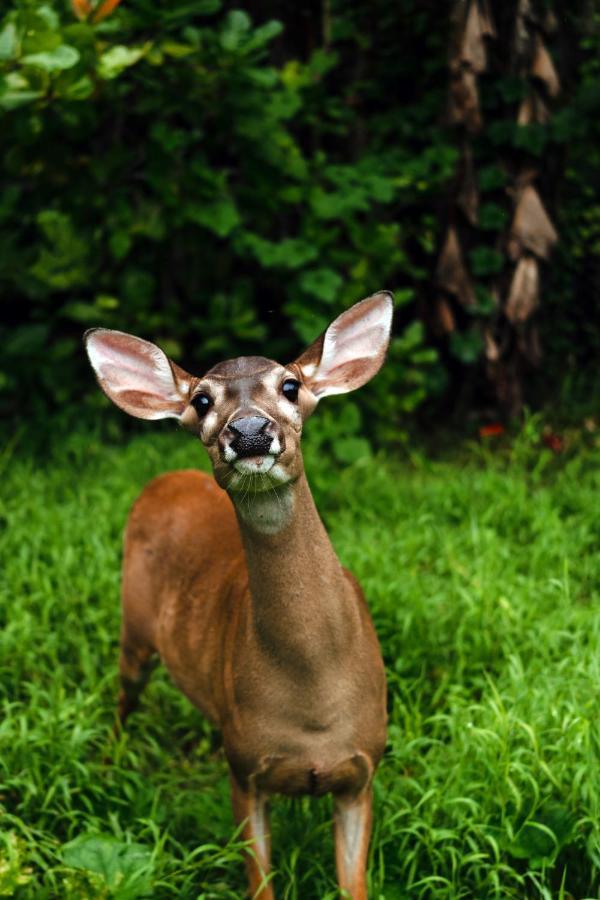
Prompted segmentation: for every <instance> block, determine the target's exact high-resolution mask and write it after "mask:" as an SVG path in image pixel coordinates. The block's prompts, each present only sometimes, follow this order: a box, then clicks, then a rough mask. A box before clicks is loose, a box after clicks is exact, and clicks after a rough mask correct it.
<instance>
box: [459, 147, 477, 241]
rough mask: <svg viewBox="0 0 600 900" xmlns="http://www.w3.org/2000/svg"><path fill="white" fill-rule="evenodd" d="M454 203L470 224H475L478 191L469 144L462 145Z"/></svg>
mask: <svg viewBox="0 0 600 900" xmlns="http://www.w3.org/2000/svg"><path fill="white" fill-rule="evenodd" d="M456 204H457V206H458V207H459V209H461V210H462V211H463V213H464V214H465V217H466V219H467V220H468V221H469V222H470V223H471V225H477V222H478V220H479V191H478V189H477V179H476V178H475V169H474V166H473V151H472V149H471V145H470V144H464V145H463V151H462V156H461V161H460V166H459V170H458V190H457V193H456Z"/></svg>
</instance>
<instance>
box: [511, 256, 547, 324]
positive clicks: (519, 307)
mask: <svg viewBox="0 0 600 900" xmlns="http://www.w3.org/2000/svg"><path fill="white" fill-rule="evenodd" d="M539 302H540V278H539V270H538V262H537V260H536V259H534V258H533V257H532V256H523V257H522V258H521V259H520V260H519V262H518V264H517V268H516V269H515V274H514V275H513V279H512V282H511V285H510V291H509V295H508V300H507V301H506V306H505V308H504V312H505V313H506V318H507V319H508V320H509V322H512V324H513V325H517V324H518V323H519V322H526V321H527V319H528V318H529V317H530V316H531V314H532V313H533V312H534V310H535V309H536V308H537V306H538V304H539Z"/></svg>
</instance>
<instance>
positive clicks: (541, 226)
mask: <svg viewBox="0 0 600 900" xmlns="http://www.w3.org/2000/svg"><path fill="white" fill-rule="evenodd" d="M557 240H558V234H557V233H556V229H555V228H554V225H553V224H552V222H551V221H550V217H549V216H548V213H547V212H546V210H545V209H544V206H543V204H542V201H541V200H540V196H539V194H538V192H537V191H536V189H535V188H534V187H533V185H531V184H528V185H526V186H525V187H524V188H523V190H522V191H521V195H520V197H519V200H518V202H517V206H516V209H515V215H514V218H513V221H512V225H511V228H510V234H509V237H508V248H507V249H508V254H509V256H510V257H511V259H518V258H519V257H520V256H521V254H522V253H523V251H524V250H530V251H531V252H532V253H535V255H536V256H540V257H542V258H543V259H548V256H549V255H550V251H551V250H552V247H553V246H554V244H555V243H556V242H557Z"/></svg>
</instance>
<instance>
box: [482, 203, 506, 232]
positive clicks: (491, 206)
mask: <svg viewBox="0 0 600 900" xmlns="http://www.w3.org/2000/svg"><path fill="white" fill-rule="evenodd" d="M507 220H508V214H507V213H506V210H504V209H502V207H501V206H499V205H498V204H497V203H485V204H484V205H483V206H482V207H481V210H480V213H479V225H480V227H481V228H484V229H485V230H486V231H501V230H502V229H503V228H504V226H505V225H506V222H507Z"/></svg>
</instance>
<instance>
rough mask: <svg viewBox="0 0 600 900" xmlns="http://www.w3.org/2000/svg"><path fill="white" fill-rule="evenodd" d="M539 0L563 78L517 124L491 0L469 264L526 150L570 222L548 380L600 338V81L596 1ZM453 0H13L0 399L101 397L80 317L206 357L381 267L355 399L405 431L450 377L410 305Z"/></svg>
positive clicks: (6, 81)
mask: <svg viewBox="0 0 600 900" xmlns="http://www.w3.org/2000/svg"><path fill="white" fill-rule="evenodd" d="M553 5H554V6H556V10H557V12H558V14H559V18H560V24H561V27H560V29H559V31H558V32H554V33H553V34H552V35H551V37H550V38H549V46H550V49H551V51H552V54H553V55H554V57H555V63H556V65H557V68H558V70H559V71H560V75H561V80H562V93H561V95H560V97H559V99H558V101H556V102H554V103H553V106H554V109H553V115H552V117H551V119H550V121H549V123H548V124H547V125H544V126H541V125H530V126H526V127H524V126H517V125H516V124H515V114H516V110H517V107H518V104H519V102H520V100H521V98H522V96H523V91H524V83H525V82H524V80H523V78H521V77H520V76H517V75H516V74H514V73H512V74H504V75H502V76H501V75H500V74H499V72H501V71H504V69H506V66H505V64H504V63H505V60H504V59H503V58H502V52H503V51H502V47H503V40H504V36H505V35H509V34H512V25H511V16H512V15H513V14H514V9H513V6H514V4H512V5H511V4H508V5H507V6H505V7H504V6H501V4H493V6H494V14H495V15H496V17H497V18H498V27H499V31H500V32H501V40H500V41H497V42H496V43H494V45H493V47H492V48H491V51H490V52H491V54H492V56H494V54H496V57H494V58H493V59H492V65H491V69H490V74H489V75H486V76H485V77H484V78H482V79H481V85H480V88H481V106H482V113H483V117H484V123H485V127H484V129H483V131H482V133H481V135H480V136H478V138H477V140H476V142H475V145H474V158H475V162H476V167H475V168H476V172H477V178H478V183H479V186H480V189H481V192H482V206H481V211H480V223H479V231H478V233H477V235H476V240H475V241H474V242H473V246H469V247H467V248H466V257H467V261H468V262H469V263H470V264H472V273H473V276H474V279H475V282H476V283H475V288H476V290H485V289H486V286H487V287H488V288H489V285H490V283H491V282H492V281H493V280H494V279H495V278H496V277H498V276H499V277H500V278H502V279H504V281H507V278H508V274H509V273H508V268H507V267H506V266H505V267H504V269H502V264H501V254H500V252H499V240H500V238H501V236H502V234H503V233H505V232H506V228H507V225H508V219H509V216H510V209H511V200H510V197H509V195H508V194H507V188H509V187H510V186H511V183H512V182H511V178H510V177H509V176H508V174H507V171H506V165H505V163H506V161H508V163H509V168H510V165H511V160H512V159H513V158H514V155H515V154H519V155H520V156H519V158H521V159H522V158H525V157H527V158H530V159H531V162H532V165H535V166H537V167H539V169H540V173H541V175H540V177H541V187H542V195H543V196H544V201H545V202H546V204H547V206H548V208H549V211H550V212H551V214H552V216H553V218H554V220H555V222H556V224H557V228H558V231H559V234H560V238H561V240H560V243H559V245H558V247H557V249H556V250H555V253H554V256H553V258H552V260H551V262H550V264H549V265H547V266H545V271H544V272H543V282H544V285H545V290H544V294H543V297H542V303H541V307H540V311H539V313H538V314H537V321H539V323H540V326H541V331H542V335H543V341H542V344H543V346H544V347H545V349H546V362H545V364H544V367H545V371H544V383H545V384H547V385H549V386H552V388H553V389H554V390H555V389H556V384H557V382H558V381H559V379H560V378H561V377H562V376H564V374H565V372H574V373H576V374H577V375H579V374H580V373H581V370H582V366H583V365H585V363H588V362H589V361H590V360H591V359H593V358H594V357H595V356H596V355H597V353H598V331H597V328H596V324H595V321H594V306H593V304H594V301H595V297H596V295H597V292H598V291H597V288H598V277H599V276H598V245H599V243H600V242H599V239H598V233H599V228H600V225H599V222H600V216H599V215H598V208H597V206H598V204H597V181H598V178H597V172H598V159H597V157H598V149H597V148H598V146H600V140H599V137H598V122H599V121H600V117H599V116H598V106H599V99H600V92H599V89H598V84H599V72H598V63H597V59H598V52H597V51H598V33H599V29H598V20H597V15H596V17H595V18H594V16H593V15H592V13H591V11H590V10H589V9H588V8H587V7H586V4H585V3H584V2H583V0H582V2H581V3H577V4H575V6H574V7H573V8H569V10H565V9H564V8H563V6H560V5H556V4H552V3H551V4H545V5H544V6H549V7H552V6H553ZM451 6H452V5H451V4H447V5H444V4H441V5H440V4H439V3H433V2H426V3H422V2H416V0H401V2H399V3H397V4H392V5H390V4H389V3H387V2H384V0H374V2H373V3H369V4H361V3H358V2H352V3H346V2H342V0H333V2H331V3H324V4H317V5H315V6H314V9H313V7H310V8H309V7H304V6H300V7H299V6H298V4H296V3H291V2H281V3H272V2H260V3H257V4H253V5H251V6H248V8H247V9H242V8H237V7H236V6H235V5H234V4H233V3H229V2H222V0H199V2H194V3H191V2H185V0H177V2H171V3H151V2H149V0H123V2H122V3H121V4H120V5H119V6H118V7H117V8H116V10H115V11H114V12H113V13H112V15H110V16H109V17H107V18H106V19H105V20H103V21H102V22H101V23H99V24H92V23H91V22H89V21H78V20H77V18H76V17H75V15H74V12H73V9H72V8H71V3H69V2H68V0H47V2H39V0H7V2H6V3H5V4H4V6H3V8H2V12H1V14H0V16H1V18H0V114H1V115H2V129H3V151H2V167H1V172H0V299H1V300H2V302H3V306H4V312H3V316H2V324H1V326H0V341H1V343H2V350H3V353H2V361H1V363H0V409H1V410H2V412H3V413H6V414H8V415H9V416H20V415H22V414H23V412H24V411H25V410H28V411H33V412H37V413H39V414H44V415H45V414H46V412H47V410H48V409H49V408H52V407H65V406H66V405H69V404H72V405H73V406H74V407H76V408H78V409H81V406H82V404H83V403H84V402H85V403H87V404H88V405H90V406H91V407H92V408H94V407H97V405H98V404H100V403H101V402H102V401H101V399H100V398H99V397H98V395H97V394H96V393H95V391H94V388H93V383H92V379H91V378H90V375H89V372H88V370H87V368H86V364H85V361H84V358H83V354H82V350H81V335H82V332H83V331H84V330H85V328H87V327H90V326H92V325H104V326H108V327H116V328H119V329H122V330H129V331H132V332H135V333H139V334H140V335H142V336H144V337H147V338H150V339H152V340H155V341H157V342H159V343H160V344H161V345H162V346H163V347H164V349H165V350H166V351H167V352H168V353H169V354H171V355H172V356H173V358H174V359H176V361H178V362H179V363H181V364H182V365H184V366H187V367H188V368H190V369H191V370H192V371H194V372H198V373H199V372H201V371H202V370H203V369H205V368H206V367H207V366H209V365H211V364H212V363H214V362H215V361H216V360H218V359H220V358H223V357H226V356H233V355H239V354H240V353H247V352H260V353H263V354H267V355H269V356H273V357H278V358H281V359H282V360H287V359H290V358H292V357H293V356H294V355H295V354H296V353H297V352H298V351H299V350H300V349H301V348H302V346H303V344H305V343H306V342H307V341H309V340H312V339H313V338H314V337H315V336H316V335H317V334H318V333H319V332H320V330H321V329H322V328H323V327H324V326H325V325H326V324H327V322H329V321H330V320H331V318H332V317H333V316H335V315H336V314H337V313H338V312H339V311H341V310H342V309H343V308H345V307H346V306H348V305H350V304H351V303H353V302H355V301H356V300H358V299H360V298H361V297H363V296H366V295H368V294H369V293H372V292H373V291H375V290H378V289H382V288H387V289H391V290H393V291H394V292H395V294H396V298H397V303H398V307H399V309H398V313H397V316H396V337H395V340H394V343H393V346H392V353H391V359H392V365H391V366H388V369H387V370H386V374H385V376H381V377H380V379H379V380H378V381H377V382H375V383H374V384H373V385H372V386H371V387H369V389H368V390H367V391H366V392H365V393H364V395H361V399H360V400H359V401H358V402H359V403H360V405H361V407H362V408H363V410H364V411H366V412H368V413H371V412H372V411H373V410H375V409H382V408H383V409H384V410H385V418H384V417H378V418H377V421H376V422H375V423H374V425H373V430H374V432H375V436H376V437H378V438H380V439H381V438H385V437H386V435H389V434H390V433H391V432H392V431H394V430H395V431H396V432H397V431H398V428H399V423H400V422H401V419H402V417H403V416H406V415H407V414H409V413H411V412H413V411H414V410H415V409H416V408H417V407H418V406H419V405H420V404H421V403H422V402H423V400H425V399H426V398H428V397H431V396H434V395H435V394H439V393H440V392H441V391H442V390H443V389H444V386H445V385H446V383H447V381H448V374H447V370H446V369H445V368H444V366H443V365H442V363H441V362H440V361H439V360H438V357H437V353H436V352H435V350H434V345H433V344H432V342H431V340H430V335H428V334H427V332H426V331H425V330H424V329H423V328H422V327H421V324H420V320H421V319H422V318H423V319H424V320H425V321H426V320H427V317H426V316H423V312H424V310H425V309H426V307H427V304H428V302H430V301H431V299H432V277H431V276H432V272H433V269H434V266H435V254H436V249H437V247H438V244H439V239H440V234H439V228H440V218H439V215H438V213H439V212H440V209H441V208H443V205H444V199H443V198H444V195H445V194H446V193H447V192H448V191H449V190H450V189H451V184H452V181H453V178H454V175H455V169H456V163H457V158H458V148H457V146H456V140H455V134H454V133H452V131H451V130H450V129H449V128H447V127H446V125H445V120H444V110H445V106H446V93H447V84H448V73H447V56H448V40H449V35H450V33H451V24H450V21H449V14H450V9H451ZM494 48H495V49H494ZM502 249H503V248H502ZM504 287H506V285H504ZM433 293H435V292H433ZM505 293H506V292H505V290H503V295H504V294H505ZM490 312H491V310H490V305H489V303H488V304H487V307H486V304H485V303H483V304H482V303H479V302H478V306H477V309H476V310H475V309H473V308H470V309H469V310H467V311H466V313H465V315H464V316H463V314H462V311H461V312H460V318H462V319H465V321H459V322H458V325H457V327H458V329H459V330H461V331H463V332H464V334H462V335H461V336H460V337H459V338H456V337H454V338H452V339H451V341H450V343H449V350H450V353H449V356H447V357H445V362H446V363H447V364H448V371H450V372H451V373H452V378H453V379H454V380H453V381H451V382H450V387H451V388H455V387H457V386H458V385H457V383H456V379H457V377H458V374H459V369H458V368H457V367H456V366H455V364H454V363H453V361H452V358H451V357H452V356H453V355H454V356H455V357H458V359H459V360H460V361H461V362H462V363H463V364H466V365H463V366H462V368H460V373H461V377H462V378H465V377H467V378H471V379H472V373H473V372H474V368H473V364H475V363H477V361H480V359H481V342H479V344H478V349H477V350H476V341H475V339H474V337H473V335H471V336H469V335H470V332H471V331H472V330H473V322H472V321H468V320H469V317H470V315H471V314H475V315H478V316H480V317H483V319H485V317H486V316H488V317H489V316H490ZM473 334H474V332H473ZM549 371H550V373H551V377H550V378H549V377H548V373H549ZM469 373H471V374H469ZM452 393H453V394H454V393H456V392H455V391H454V390H453V391H452ZM363 397H364V399H363ZM390 397H392V398H393V403H391V402H390V400H389V398H390ZM444 403H445V401H444ZM447 409H448V405H447V404H445V405H444V411H446V410H447ZM383 421H385V422H386V424H385V427H384V426H382V425H381V422H383Z"/></svg>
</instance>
